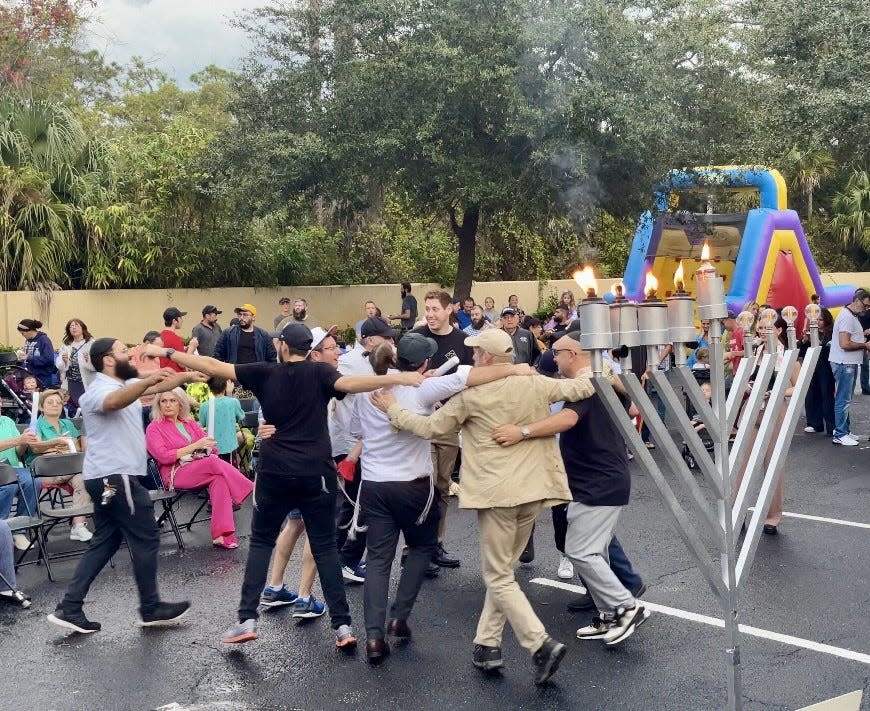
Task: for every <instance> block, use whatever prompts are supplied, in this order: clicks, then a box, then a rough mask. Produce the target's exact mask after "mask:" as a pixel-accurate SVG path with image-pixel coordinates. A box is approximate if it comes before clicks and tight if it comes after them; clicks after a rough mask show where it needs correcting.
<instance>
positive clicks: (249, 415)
mask: <svg viewBox="0 0 870 711" xmlns="http://www.w3.org/2000/svg"><path fill="white" fill-rule="evenodd" d="M259 424H260V413H259V412H246V413H245V421H244V422H242V427H247V428H248V429H250V430H255V429H257V427H258V426H259Z"/></svg>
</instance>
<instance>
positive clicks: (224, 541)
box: [211, 533, 239, 550]
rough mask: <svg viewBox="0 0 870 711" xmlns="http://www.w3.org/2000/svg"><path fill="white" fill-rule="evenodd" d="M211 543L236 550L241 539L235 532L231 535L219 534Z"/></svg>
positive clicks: (218, 546)
mask: <svg viewBox="0 0 870 711" xmlns="http://www.w3.org/2000/svg"><path fill="white" fill-rule="evenodd" d="M211 544H212V545H213V546H215V547H216V548H226V549H227V550H235V549H236V548H238V547H239V539H238V538H236V534H234V533H233V534H230V535H229V536H218V537H217V538H214V539H212V542H211Z"/></svg>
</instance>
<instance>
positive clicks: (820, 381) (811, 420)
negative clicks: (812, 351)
mask: <svg viewBox="0 0 870 711" xmlns="http://www.w3.org/2000/svg"><path fill="white" fill-rule="evenodd" d="M829 352H830V348H829V347H828V346H825V347H824V348H822V351H821V353H820V354H819V360H818V361H817V362H816V368H815V370H814V371H813V377H812V379H811V380H810V387H809V389H808V390H807V397H806V400H805V402H804V407H805V408H806V413H807V425H809V426H810V427H814V428H815V429H816V430H818V431H819V432H822V431H826V432H827V433H828V434H833V432H834V373H833V371H832V370H831V362H830V361H829V360H828V354H829Z"/></svg>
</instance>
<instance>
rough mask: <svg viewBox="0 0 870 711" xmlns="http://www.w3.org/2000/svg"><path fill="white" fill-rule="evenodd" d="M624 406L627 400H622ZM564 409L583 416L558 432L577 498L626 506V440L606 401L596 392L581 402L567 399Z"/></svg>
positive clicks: (628, 489) (628, 488) (628, 482)
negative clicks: (571, 425)
mask: <svg viewBox="0 0 870 711" xmlns="http://www.w3.org/2000/svg"><path fill="white" fill-rule="evenodd" d="M623 405H626V406H627V405H628V403H627V402H625V401H623ZM565 409H567V410H573V411H574V412H575V413H577V416H578V417H579V418H580V419H579V420H578V421H577V424H576V425H574V426H573V427H572V428H571V429H570V430H566V431H565V432H563V433H562V434H560V435H559V449H560V450H561V451H562V460H563V461H564V462H565V470H566V471H567V472H568V486H569V487H570V489H571V495H572V496H573V498H574V501H579V502H580V503H583V504H586V505H587V506H625V505H626V504H627V503H628V497H629V494H630V493H631V476H630V474H629V473H628V457H627V455H626V452H625V442H624V441H623V439H622V435H621V434H620V433H619V430H618V429H617V427H616V425H614V424H613V422H612V421H611V419H610V415H608V414H607V409H606V408H605V407H604V404H603V403H602V402H601V400H600V398H599V397H598V395H593V396H592V397H590V398H588V399H586V400H580V401H579V402H566V403H565ZM625 416H626V417H628V415H625Z"/></svg>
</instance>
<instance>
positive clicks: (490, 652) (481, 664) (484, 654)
mask: <svg viewBox="0 0 870 711" xmlns="http://www.w3.org/2000/svg"><path fill="white" fill-rule="evenodd" d="M471 663H472V664H474V666H476V667H477V668H478V669H483V671H487V672H490V671H495V670H496V669H501V668H502V667H503V666H504V661H503V660H502V658H501V647H487V646H486V645H485V644H475V645H474V654H473V655H472V657H471Z"/></svg>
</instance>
